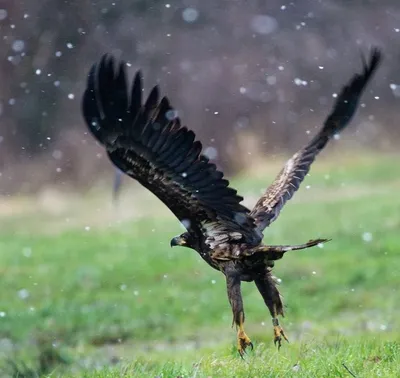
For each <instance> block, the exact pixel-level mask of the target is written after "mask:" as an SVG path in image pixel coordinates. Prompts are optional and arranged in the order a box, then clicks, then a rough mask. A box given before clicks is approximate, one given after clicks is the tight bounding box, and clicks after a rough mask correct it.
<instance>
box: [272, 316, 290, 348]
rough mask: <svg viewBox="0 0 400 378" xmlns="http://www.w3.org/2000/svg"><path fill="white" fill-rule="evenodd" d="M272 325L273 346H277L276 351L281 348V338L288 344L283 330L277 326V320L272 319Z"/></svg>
mask: <svg viewBox="0 0 400 378" xmlns="http://www.w3.org/2000/svg"><path fill="white" fill-rule="evenodd" d="M272 324H273V325H274V344H275V345H276V344H278V350H279V349H281V346H282V343H281V341H282V338H284V339H285V340H286V341H287V342H289V340H288V338H287V337H286V335H285V332H284V331H283V328H282V327H281V326H280V325H279V322H278V319H276V318H275V319H272Z"/></svg>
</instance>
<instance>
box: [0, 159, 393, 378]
mask: <svg viewBox="0 0 400 378" xmlns="http://www.w3.org/2000/svg"><path fill="white" fill-rule="evenodd" d="M395 161H398V157H383V158H380V159H376V158H374V159H371V158H367V159H360V160H359V161H356V162H351V161H349V162H342V163H341V164H342V165H341V168H340V169H339V168H335V166H334V165H333V164H329V163H320V165H318V164H316V165H315V168H316V169H315V170H313V174H312V175H311V177H309V178H307V180H306V182H305V183H304V185H303V186H302V188H301V190H300V192H299V193H298V194H296V196H295V198H294V200H293V201H291V202H290V203H288V205H287V207H286V208H285V209H284V211H283V213H282V215H281V217H280V218H279V220H278V221H277V222H276V223H274V224H273V226H271V228H269V229H267V230H266V232H265V242H266V243H268V244H277V243H283V244H286V243H301V242H304V241H307V240H309V239H310V238H316V237H329V238H332V239H333V240H332V241H331V242H330V243H328V244H326V245H325V246H324V248H322V249H321V248H313V249H310V250H306V251H298V252H293V253H292V254H287V255H286V256H285V257H284V258H283V259H282V260H280V261H279V262H278V263H277V264H276V267H275V274H276V275H277V276H278V277H279V278H281V279H282V285H281V291H282V293H283V295H284V300H285V303H286V305H287V308H286V317H285V318H284V319H283V320H282V325H283V326H284V328H285V331H286V333H287V334H288V336H289V339H290V341H291V342H290V344H284V345H283V346H282V348H281V350H280V351H279V352H278V351H277V350H276V349H275V348H274V345H273V342H272V327H271V320H270V316H269V313H268V311H267V309H266V307H265V306H264V304H263V301H262V299H261V297H260V295H259V293H258V292H257V290H256V289H255V287H254V285H253V284H244V288H243V296H244V303H245V310H246V331H247V333H248V335H249V336H250V337H251V338H252V341H253V342H254V343H255V350H254V351H253V352H249V355H248V357H247V359H246V361H245V362H243V361H242V360H241V359H240V358H239V357H238V356H237V353H236V351H235V332H234V330H232V329H231V328H230V325H231V319H232V318H231V310H230V306H229V304H228V301H227V298H226V289H225V283H224V277H223V276H222V275H221V274H220V273H218V272H216V271H214V270H212V269H211V268H209V267H208V266H207V265H206V264H205V263H204V262H203V261H202V260H201V259H200V258H199V257H198V256H197V254H196V253H195V252H194V251H191V250H188V249H183V248H174V249H171V248H170V247H169V241H170V239H171V238H172V237H173V236H174V235H176V234H178V233H180V232H181V229H180V227H179V225H178V223H177V222H176V221H175V220H174V218H173V216H172V215H170V214H169V213H168V211H166V210H164V209H163V210H161V213H160V214H157V213H156V209H157V208H158V206H162V205H161V204H159V203H158V202H157V200H155V199H153V198H152V197H151V196H148V195H147V194H146V193H144V192H143V191H142V190H140V191H138V188H137V187H136V186H134V187H133V188H132V190H130V191H129V190H127V192H126V193H125V195H124V198H123V199H122V203H123V208H122V209H120V215H121V214H123V213H124V207H125V206H127V207H128V206H130V207H133V208H134V209H135V212H134V213H133V214H132V215H133V217H132V216H129V217H128V216H127V217H125V216H124V217H122V219H123V220H122V221H121V220H120V219H119V218H118V216H115V215H113V214H112V213H111V212H110V206H109V203H108V198H105V197H104V196H102V195H100V194H99V193H96V192H92V193H88V194H87V195H86V196H85V197H84V198H83V200H80V201H79V199H77V200H74V201H72V203H68V206H66V207H65V208H63V209H62V210H60V211H58V212H57V213H51V214H49V212H46V211H44V210H43V209H42V208H40V207H37V206H36V205H35V204H33V202H32V205H30V206H26V208H27V209H30V210H27V211H25V212H24V211H22V212H19V213H17V212H15V213H11V214H9V215H7V216H2V217H1V218H0V222H1V225H2V226H1V230H0V299H1V300H0V364H3V367H1V365H0V369H2V368H3V370H2V371H3V372H4V373H3V375H6V374H7V372H8V373H9V374H11V372H12V371H14V372H15V371H16V370H19V371H20V375H19V376H20V377H23V376H25V377H28V376H32V377H34V376H38V375H39V374H40V373H42V374H45V376H54V377H56V376H61V375H63V376H86V377H121V376H123V377H132V376H135V377H136V376H137V377H197V378H198V377H292V376H295V377H350V376H351V375H350V373H349V372H348V371H347V370H346V368H345V367H344V366H343V364H345V366H346V367H347V368H348V369H349V370H350V371H351V372H352V373H353V374H354V375H356V376H357V377H372V376H380V377H398V376H400V306H399V303H400V290H399V287H400V265H399V258H400V237H399V229H400V196H398V192H399V190H400V180H398V178H399V177H400V166H399V164H395V163H394V162H395ZM389 164H390V165H389ZM327 175H328V176H327ZM266 176H267V177H266V178H265V177H262V176H261V175H259V176H257V177H252V178H248V177H245V176H243V175H242V177H239V178H237V179H236V180H234V183H235V186H236V187H238V188H239V189H240V192H242V193H243V194H245V195H246V194H249V197H250V198H251V199H252V197H254V199H256V197H257V196H258V195H259V190H260V189H261V188H264V187H266V186H267V184H268V182H269V181H270V180H271V179H272V177H273V175H272V176H271V174H270V173H269V171H268V172H267V174H266ZM308 185H309V186H310V188H309V189H307V188H306V187H307V186H308ZM254 188H256V189H254ZM19 201H22V199H19ZM23 201H28V202H29V200H26V199H24V200H23ZM28 202H27V203H28ZM253 202H254V201H253ZM17 203H18V199H16V200H13V202H12V204H11V205H10V206H16V204H17ZM24 203H25V202H24ZM128 204H129V205H128ZM146 211H150V214H148V215H145V214H146ZM0 216H1V213H0ZM66 218H68V219H69V220H67V219H66ZM85 226H90V229H85ZM369 236H372V240H370V241H368V242H366V241H364V240H363V237H364V238H368V237H369ZM11 361H12V362H11ZM12 363H15V364H16V365H17V367H16V366H14V367H13V365H12ZM0 371H1V370H0ZM24 374H25V375H24ZM29 374H30V375H29ZM0 375H1V374H0ZM6 376H7V375H6Z"/></svg>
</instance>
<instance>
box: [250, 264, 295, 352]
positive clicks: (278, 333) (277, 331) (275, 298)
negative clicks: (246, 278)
mask: <svg viewBox="0 0 400 378" xmlns="http://www.w3.org/2000/svg"><path fill="white" fill-rule="evenodd" d="M254 282H255V284H256V286H257V289H258V291H259V292H260V294H261V296H262V297H263V299H264V302H265V304H266V305H267V307H268V309H269V312H270V313H271V316H272V325H273V327H274V344H275V345H278V349H280V347H281V341H282V338H283V339H285V340H286V341H287V342H289V340H288V339H287V337H286V335H285V332H284V331H283V328H282V327H281V326H280V325H279V320H278V315H282V316H284V313H283V303H282V299H281V296H280V294H279V291H278V289H277V287H276V283H275V280H274V278H273V277H272V275H271V271H270V270H266V271H265V272H262V273H260V275H258V276H257V278H256V279H255V280H254Z"/></svg>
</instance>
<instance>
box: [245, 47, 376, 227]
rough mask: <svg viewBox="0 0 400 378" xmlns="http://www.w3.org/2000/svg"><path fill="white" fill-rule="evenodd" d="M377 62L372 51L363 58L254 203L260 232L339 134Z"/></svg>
mask: <svg viewBox="0 0 400 378" xmlns="http://www.w3.org/2000/svg"><path fill="white" fill-rule="evenodd" d="M380 61H381V53H380V51H379V50H377V49H373V50H372V52H371V56H370V59H369V62H368V63H367V62H366V61H365V60H364V59H363V65H364V69H363V72H362V73H360V74H356V75H354V76H353V77H352V79H351V80H350V81H349V83H348V84H347V85H346V86H345V87H344V88H343V89H342V91H341V93H340V94H339V96H338V98H337V100H336V102H335V105H334V107H333V111H332V112H331V114H330V115H329V116H328V118H327V119H326V121H325V123H324V126H323V127H322V129H321V130H320V131H319V133H318V134H317V135H316V136H315V137H314V138H313V139H312V140H311V141H310V142H309V143H308V144H307V145H306V146H305V147H303V148H302V149H301V150H299V151H298V152H296V153H295V154H294V155H293V156H292V158H291V159H289V160H288V161H287V163H286V165H285V166H284V167H283V169H282V170H281V172H280V173H279V174H278V176H277V177H276V179H275V181H274V182H273V183H272V185H271V186H270V187H269V188H268V189H267V190H266V192H265V193H264V195H263V196H262V197H261V198H260V199H259V200H258V202H257V203H256V205H255V207H254V209H253V210H252V211H251V213H250V214H251V216H253V218H254V219H255V221H256V224H257V227H258V228H259V230H260V231H262V230H264V229H265V228H266V227H268V226H269V225H270V224H271V223H272V222H273V221H274V220H275V219H276V218H277V217H278V215H279V213H280V211H281V209H282V207H283V206H284V205H285V203H286V201H288V200H289V199H290V198H292V196H293V194H294V193H295V192H296V191H297V189H298V188H299V186H300V184H301V182H302V181H303V179H304V177H305V176H306V174H307V173H308V171H309V170H310V166H311V164H312V162H313V161H314V159H315V157H316V156H317V154H318V153H319V152H320V151H321V150H322V149H323V148H324V147H325V145H326V144H327V143H328V141H329V140H330V139H331V138H332V137H333V136H334V135H335V134H337V133H339V132H340V131H342V130H343V129H344V128H345V127H346V126H347V125H348V124H349V122H350V120H351V118H352V117H353V115H354V113H355V111H356V109H357V106H358V102H359V100H360V97H361V95H362V93H363V91H364V89H365V87H366V85H367V84H368V82H369V80H370V79H371V77H372V75H373V73H374V72H375V70H376V69H377V67H378V65H379V63H380Z"/></svg>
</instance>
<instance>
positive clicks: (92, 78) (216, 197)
mask: <svg viewBox="0 0 400 378" xmlns="http://www.w3.org/2000/svg"><path fill="white" fill-rule="evenodd" d="M142 97H143V96H142V77H141V74H140V72H138V73H137V74H136V76H135V79H134V80H133V85H132V87H131V88H129V86H128V82H127V78H126V72H125V63H124V62H120V63H118V64H116V62H115V60H114V59H113V58H112V57H110V56H108V55H105V56H104V57H103V59H102V60H101V61H100V62H99V63H98V64H95V65H93V67H92V69H91V71H90V73H89V75H88V83H87V88H86V90H85V93H84V96H83V101H82V110H83V115H84V118H85V120H86V123H87V126H88V128H89V130H90V131H91V132H92V134H93V135H94V136H95V137H96V138H97V140H98V141H99V142H100V143H101V144H103V146H104V147H105V149H106V151H107V154H108V156H109V158H110V160H111V161H112V162H113V163H114V164H115V165H116V166H117V167H118V168H119V169H120V170H121V171H122V172H124V173H125V174H127V175H129V176H130V177H132V178H134V179H135V180H137V181H139V183H141V184H142V185H143V186H144V187H146V188H147V189H148V190H150V191H151V192H152V193H153V194H154V195H156V196H157V197H158V198H159V199H160V200H161V201H162V202H164V204H165V205H166V206H167V207H168V208H169V209H170V210H171V211H172V212H173V213H174V214H175V216H176V217H177V218H178V219H179V220H180V221H181V222H182V224H183V225H184V226H185V227H186V228H187V229H188V231H189V232H192V233H196V234H197V236H199V237H200V236H204V238H205V239H206V241H207V242H208V243H209V244H219V243H223V242H226V241H232V240H233V241H237V242H239V241H240V242H246V243H248V244H250V245H257V244H258V243H259V242H260V241H261V233H260V232H259V231H258V230H257V228H256V226H255V223H254V219H253V218H252V217H250V216H249V212H250V211H249V210H248V209H247V208H246V207H245V206H243V205H242V204H241V203H240V202H241V201H242V200H243V198H242V197H241V196H239V195H238V194H237V192H236V190H235V189H233V188H231V187H229V181H228V180H226V179H224V177H223V176H224V175H223V173H222V172H221V171H219V170H217V168H216V166H215V164H212V163H211V162H210V161H209V160H208V158H207V157H205V156H204V155H202V154H201V151H202V144H201V143H200V142H199V141H196V140H195V134H194V132H193V131H191V130H188V129H187V128H186V127H184V126H182V125H181V123H180V120H179V118H177V117H176V116H175V114H176V112H175V111H174V110H173V108H172V106H171V104H170V102H169V100H168V99H167V98H166V97H163V98H162V99H161V100H160V98H159V97H160V96H159V89H158V87H154V88H153V90H152V91H151V92H150V95H149V96H148V98H147V100H146V101H144V102H143V99H142Z"/></svg>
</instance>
